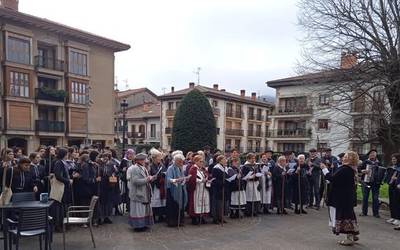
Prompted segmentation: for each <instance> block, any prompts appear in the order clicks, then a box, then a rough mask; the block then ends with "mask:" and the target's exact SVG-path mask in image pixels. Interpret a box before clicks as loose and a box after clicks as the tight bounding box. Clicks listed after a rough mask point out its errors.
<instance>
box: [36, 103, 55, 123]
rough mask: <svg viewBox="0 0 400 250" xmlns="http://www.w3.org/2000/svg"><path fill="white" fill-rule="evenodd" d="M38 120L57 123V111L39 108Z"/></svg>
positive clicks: (45, 107)
mask: <svg viewBox="0 0 400 250" xmlns="http://www.w3.org/2000/svg"><path fill="white" fill-rule="evenodd" d="M38 111H39V120H42V121H57V109H56V108H55V107H50V106H39V108H38Z"/></svg>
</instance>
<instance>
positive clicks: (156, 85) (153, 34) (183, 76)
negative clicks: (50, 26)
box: [19, 0, 301, 95]
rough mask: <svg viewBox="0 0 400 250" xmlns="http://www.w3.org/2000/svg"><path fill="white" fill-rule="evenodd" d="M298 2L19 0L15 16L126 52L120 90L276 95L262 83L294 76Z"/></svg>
mask: <svg viewBox="0 0 400 250" xmlns="http://www.w3.org/2000/svg"><path fill="white" fill-rule="evenodd" d="M296 3H297V0H279V1H277V0H198V1H194V0H20V4H19V8H20V11H22V12H25V13H28V14H32V15H36V16H39V17H43V18H47V19H50V20H53V21H57V22H61V23H63V24H66V25H69V26H73V27H76V28H79V29H83V30H86V31H89V32H92V33H95V34H98V35H101V36H105V37H108V38H112V39H115V40H118V41H121V42H124V43H128V44H130V45H131V46H132V48H131V49H130V50H129V51H125V52H120V53H117V54H116V64H115V68H116V76H117V79H118V82H119V89H120V90H124V89H125V88H126V83H125V80H128V83H129V88H139V87H148V88H150V89H151V90H153V91H154V92H156V93H157V94H162V93H163V92H164V91H167V92H168V91H169V90H170V87H171V86H175V89H181V88H186V87H187V86H188V83H189V82H191V81H193V82H197V76H196V74H194V71H195V70H196V68H197V67H201V71H200V82H201V84H202V85H206V86H212V84H214V83H218V84H219V85H220V88H225V89H227V90H228V91H232V92H236V93H239V90H240V89H246V91H247V92H248V94H249V93H250V92H257V93H261V94H270V95H274V92H273V91H272V90H271V89H268V88H267V86H266V85H265V82H266V81H268V80H273V79H277V78H282V77H289V76H293V75H295V70H296V60H298V59H300V51H301V47H300V42H299V41H298V39H300V38H301V32H300V30H299V28H298V26H296V23H297V6H296Z"/></svg>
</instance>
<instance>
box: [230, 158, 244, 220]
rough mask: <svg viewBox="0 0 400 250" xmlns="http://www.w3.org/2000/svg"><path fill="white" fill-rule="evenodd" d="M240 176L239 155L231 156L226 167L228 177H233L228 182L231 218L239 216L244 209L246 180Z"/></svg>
mask: <svg viewBox="0 0 400 250" xmlns="http://www.w3.org/2000/svg"><path fill="white" fill-rule="evenodd" d="M242 177H243V176H242V172H241V169H240V159H239V157H231V159H230V165H229V167H228V178H233V179H232V181H231V182H230V183H229V191H230V194H231V195H230V204H229V206H230V210H231V211H230V218H231V219H235V218H240V217H241V214H240V213H241V212H242V211H244V210H245V209H246V204H247V201H246V191H245V186H246V182H245V181H244V180H243V179H242Z"/></svg>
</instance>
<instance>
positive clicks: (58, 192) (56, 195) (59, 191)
mask: <svg viewBox="0 0 400 250" xmlns="http://www.w3.org/2000/svg"><path fill="white" fill-rule="evenodd" d="M50 186H51V188H50V196H49V197H50V199H52V200H55V201H58V202H59V203H62V198H63V196H64V183H62V182H60V181H58V180H57V178H56V177H55V176H54V174H51V175H50Z"/></svg>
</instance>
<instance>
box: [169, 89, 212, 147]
mask: <svg viewBox="0 0 400 250" xmlns="http://www.w3.org/2000/svg"><path fill="white" fill-rule="evenodd" d="M171 144H172V149H174V150H183V151H184V152H188V151H198V150H202V149H203V148H204V146H207V145H208V146H210V147H211V148H212V149H215V148H216V146H217V128H216V121H215V117H214V114H213V110H212V108H211V105H210V103H209V101H208V100H207V98H206V96H204V95H203V94H202V93H201V92H200V91H198V90H196V89H194V90H192V91H191V92H189V93H188V94H187V95H186V96H185V97H184V98H183V100H182V102H181V103H180V105H179V107H178V108H177V110H176V114H175V117H174V126H173V131H172V143H171Z"/></svg>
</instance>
